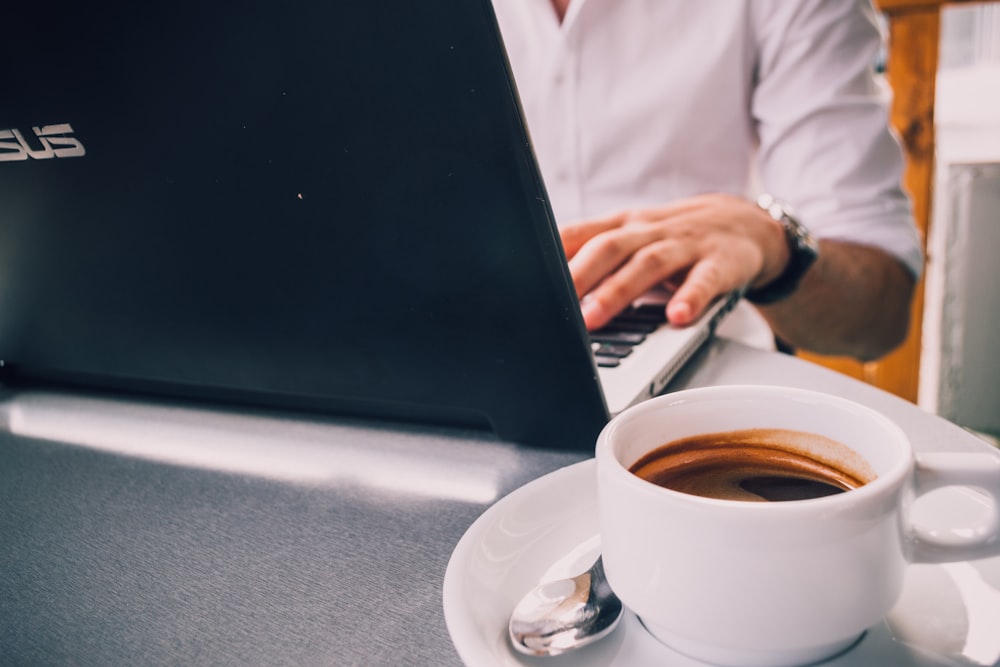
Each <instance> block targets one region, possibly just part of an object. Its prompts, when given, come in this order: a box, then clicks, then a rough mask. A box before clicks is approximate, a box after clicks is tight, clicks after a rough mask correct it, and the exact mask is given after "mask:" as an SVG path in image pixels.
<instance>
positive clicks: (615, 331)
mask: <svg viewBox="0 0 1000 667" xmlns="http://www.w3.org/2000/svg"><path fill="white" fill-rule="evenodd" d="M666 321H667V315H666V307H665V306H664V305H663V304H662V303H650V304H644V305H641V306H630V307H629V308H628V309H627V310H624V311H622V312H621V313H620V314H619V315H618V316H617V317H615V319H613V320H611V321H610V322H609V323H608V324H606V325H605V326H604V327H602V328H600V329H598V330H597V331H591V332H590V349H591V350H592V351H593V353H594V360H595V361H596V362H597V365H598V366H600V367H602V368H614V367H615V366H618V365H619V364H620V363H621V360H622V359H624V358H625V357H627V356H628V355H630V354H631V353H632V349H633V348H634V347H635V346H636V345H639V344H640V343H642V342H643V341H644V340H646V336H647V335H648V334H650V333H652V332H653V331H655V330H656V329H657V328H659V327H660V326H662V325H663V324H665V323H666Z"/></svg>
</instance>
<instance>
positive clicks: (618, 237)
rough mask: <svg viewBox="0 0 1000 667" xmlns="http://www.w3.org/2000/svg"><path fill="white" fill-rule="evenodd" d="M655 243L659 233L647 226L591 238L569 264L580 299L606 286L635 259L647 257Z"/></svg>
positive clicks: (633, 226) (608, 232)
mask: <svg viewBox="0 0 1000 667" xmlns="http://www.w3.org/2000/svg"><path fill="white" fill-rule="evenodd" d="M656 240H657V236H656V230H655V229H652V228H651V227H648V226H645V225H638V226H637V225H632V226H628V227H620V228H618V229H612V230H610V231H607V232H605V233H603V234H599V235H598V236H595V237H594V238H592V239H591V240H590V241H588V242H587V243H585V244H584V245H583V247H582V248H580V250H579V252H577V253H576V255H574V257H573V258H572V259H571V260H570V262H569V271H570V275H571V276H572V278H573V285H574V286H575V287H576V294H577V296H578V297H583V295H584V294H587V293H588V292H590V291H591V290H593V289H594V288H595V287H597V286H598V285H600V284H602V283H603V282H605V281H606V280H607V279H608V278H609V277H610V276H611V275H612V274H614V273H615V272H616V271H618V270H619V269H620V268H621V267H622V266H623V265H625V263H626V262H628V261H630V258H631V257H632V256H633V255H635V254H637V253H642V254H645V253H647V252H648V251H647V249H646V246H648V245H650V244H652V243H654V242H655V241H656Z"/></svg>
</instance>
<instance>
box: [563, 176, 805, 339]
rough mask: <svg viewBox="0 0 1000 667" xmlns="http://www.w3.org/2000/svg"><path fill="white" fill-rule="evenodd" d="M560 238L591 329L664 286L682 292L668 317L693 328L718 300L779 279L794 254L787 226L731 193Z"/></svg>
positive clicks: (589, 225)
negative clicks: (738, 291) (789, 247)
mask: <svg viewBox="0 0 1000 667" xmlns="http://www.w3.org/2000/svg"><path fill="white" fill-rule="evenodd" d="M561 236H562V242H563V247H564V248H565V250H566V255H567V257H568V258H569V269H570V273H571V274H572V276H573V283H574V284H575V286H576V292H577V296H578V297H580V303H581V308H582V310H583V318H584V322H585V323H586V325H587V328H588V329H590V330H594V329H599V328H600V327H602V326H604V325H605V324H606V323H607V322H609V321H610V320H611V318H612V317H614V316H615V315H616V314H618V313H619V312H621V311H622V310H623V309H624V308H626V307H627V306H628V305H629V304H630V303H631V302H632V301H634V300H635V299H636V298H637V297H639V296H640V295H642V294H643V293H645V292H646V291H648V290H649V289H650V288H652V287H655V286H658V285H661V284H666V285H668V286H669V287H670V288H671V289H674V290H676V291H675V293H674V296H673V297H672V298H671V300H670V302H669V303H668V304H667V317H668V319H669V320H670V321H671V322H673V323H674V324H677V325H679V326H684V325H687V324H690V323H691V322H694V321H695V320H696V319H697V318H698V317H699V316H700V315H701V313H702V312H703V311H704V310H705V308H706V307H707V306H708V305H709V304H710V303H711V302H712V300H713V299H714V298H715V297H716V296H718V295H720V294H725V293H728V292H731V291H732V290H735V289H739V288H741V287H744V286H751V287H756V286H759V285H765V284H767V283H768V282H770V281H771V280H774V279H775V278H777V277H778V276H779V275H781V272H782V271H783V270H784V268H785V265H786V264H787V263H788V257H789V255H788V245H787V243H786V241H785V236H784V230H783V229H782V227H781V225H780V224H779V223H777V222H775V221H774V220H773V219H772V218H771V217H770V216H769V215H768V214H767V213H766V212H764V211H762V210H761V209H760V208H759V207H758V206H757V205H756V204H755V203H753V202H751V201H748V200H746V199H743V198H740V197H736V196H733V195H727V194H707V195H699V196H696V197H691V198H688V199H683V200H680V201H677V202H674V203H671V204H668V205H665V206H662V207H656V208H646V209H638V210H630V211H624V212H622V213H618V214H616V215H612V216H610V217H607V218H602V219H598V220H589V221H585V222H579V223H576V224H573V225H570V226H567V227H565V228H563V229H562V230H561Z"/></svg>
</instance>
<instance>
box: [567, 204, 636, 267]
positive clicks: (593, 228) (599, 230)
mask: <svg viewBox="0 0 1000 667" xmlns="http://www.w3.org/2000/svg"><path fill="white" fill-rule="evenodd" d="M624 222H625V217H624V215H622V214H616V215H613V216H609V217H606V218H597V219H594V220H583V221H580V222H574V223H572V224H570V225H566V226H565V227H561V228H560V229H559V238H560V239H561V240H562V245H563V251H564V252H565V253H566V258H567V259H572V258H573V256H574V255H576V253H577V252H579V250H580V248H582V247H583V246H584V245H585V244H586V243H587V242H588V241H590V239H592V238H594V237H595V236H598V235H599V234H603V233H605V232H608V231H611V230H612V229H617V228H618V227H621V226H622V225H623V224H624Z"/></svg>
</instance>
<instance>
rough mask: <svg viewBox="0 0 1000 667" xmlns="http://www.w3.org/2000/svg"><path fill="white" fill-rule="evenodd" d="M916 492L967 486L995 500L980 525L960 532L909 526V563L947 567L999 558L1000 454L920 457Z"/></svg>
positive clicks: (916, 476) (935, 454)
mask: <svg viewBox="0 0 1000 667" xmlns="http://www.w3.org/2000/svg"><path fill="white" fill-rule="evenodd" d="M915 478H916V482H915V487H914V491H915V493H916V495H917V496H918V497H919V496H921V495H923V494H925V493H928V492H929V491H933V490H934V489H940V488H942V487H945V486H968V487H974V488H976V489H979V490H981V491H984V492H986V493H987V494H988V495H989V496H990V497H991V499H992V502H991V504H990V508H989V515H988V516H987V518H986V520H985V521H983V522H982V523H981V524H980V525H978V526H974V527H971V528H962V529H961V530H930V529H926V528H920V527H917V526H912V525H911V526H910V535H909V547H910V557H909V560H910V562H913V563H947V562H953V561H962V560H974V559H977V558H987V557H989V556H996V555H1000V453H993V452H989V453H985V452H984V453H954V452H950V453H944V452H940V453H931V454H920V455H918V456H917V461H916V475H915Z"/></svg>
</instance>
